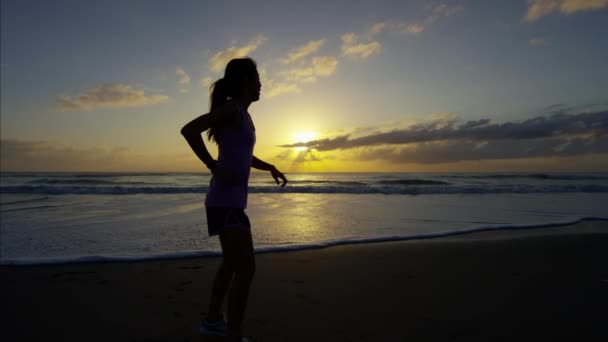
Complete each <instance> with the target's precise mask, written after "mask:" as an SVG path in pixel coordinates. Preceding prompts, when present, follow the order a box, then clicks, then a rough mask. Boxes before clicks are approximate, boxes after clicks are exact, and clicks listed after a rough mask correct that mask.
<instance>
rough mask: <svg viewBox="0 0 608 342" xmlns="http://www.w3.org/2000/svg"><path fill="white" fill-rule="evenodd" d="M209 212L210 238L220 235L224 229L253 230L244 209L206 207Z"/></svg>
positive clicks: (208, 228)
mask: <svg viewBox="0 0 608 342" xmlns="http://www.w3.org/2000/svg"><path fill="white" fill-rule="evenodd" d="M205 211H206V212H207V232H208V233H209V236H213V235H219V233H220V231H221V230H222V229H224V228H235V227H237V228H239V227H240V228H243V227H245V228H246V229H251V223H249V217H247V214H245V209H243V208H227V207H205Z"/></svg>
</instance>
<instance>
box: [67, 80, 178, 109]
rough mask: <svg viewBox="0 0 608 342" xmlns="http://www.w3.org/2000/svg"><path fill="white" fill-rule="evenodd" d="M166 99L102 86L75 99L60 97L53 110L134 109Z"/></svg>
mask: <svg viewBox="0 0 608 342" xmlns="http://www.w3.org/2000/svg"><path fill="white" fill-rule="evenodd" d="M168 99H169V97H168V96H165V95H146V94H144V91H143V90H137V89H133V88H132V87H131V86H128V85H124V84H102V85H100V86H97V87H95V88H91V89H89V90H88V91H87V92H86V93H84V94H82V95H79V96H77V97H72V96H67V95H64V96H60V98H59V100H57V102H56V103H55V109H57V110H60V111H71V110H85V111H88V110H91V109H95V108H101V107H135V106H144V105H151V104H157V103H163V102H166V101H167V100H168Z"/></svg>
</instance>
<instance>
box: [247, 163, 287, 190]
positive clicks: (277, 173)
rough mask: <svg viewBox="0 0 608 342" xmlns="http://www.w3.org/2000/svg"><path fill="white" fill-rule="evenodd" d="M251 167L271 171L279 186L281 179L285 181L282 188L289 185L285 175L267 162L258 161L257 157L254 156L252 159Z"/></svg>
mask: <svg viewBox="0 0 608 342" xmlns="http://www.w3.org/2000/svg"><path fill="white" fill-rule="evenodd" d="M251 167H253V168H256V169H258V170H262V171H270V174H271V175H272V178H274V181H275V182H277V185H278V184H279V178H280V179H281V180H282V181H283V184H281V186H285V184H287V178H285V175H284V174H283V173H282V172H281V171H279V170H277V168H276V167H274V165H271V164H268V163H267V162H265V161H263V160H261V159H258V157H256V156H253V158H252V159H251Z"/></svg>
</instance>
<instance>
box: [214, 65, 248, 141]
mask: <svg viewBox="0 0 608 342" xmlns="http://www.w3.org/2000/svg"><path fill="white" fill-rule="evenodd" d="M257 75H258V71H257V67H256V63H255V61H254V60H253V59H252V58H249V57H243V58H234V59H232V60H231V61H230V62H228V64H227V65H226V71H225V72H224V77H222V78H220V79H219V80H217V81H215V82H213V84H212V85H211V87H209V90H210V92H211V95H210V96H209V100H210V101H209V107H210V109H209V111H213V110H214V109H216V108H219V107H221V106H223V105H224V104H226V102H228V99H229V98H231V97H233V96H234V95H238V94H239V93H240V92H241V91H242V89H241V87H242V85H243V82H245V81H246V80H250V79H252V78H253V77H256V76H257ZM217 133H218V127H211V128H209V131H208V132H207V137H208V138H209V140H210V141H215V142H216V143H217V140H216V139H215V137H216V136H217Z"/></svg>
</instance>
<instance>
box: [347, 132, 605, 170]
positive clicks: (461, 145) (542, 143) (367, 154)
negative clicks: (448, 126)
mask: <svg viewBox="0 0 608 342" xmlns="http://www.w3.org/2000/svg"><path fill="white" fill-rule="evenodd" d="M605 153H608V136H602V137H598V138H596V139H586V138H583V137H575V138H571V139H562V138H549V139H541V140H538V141H529V140H514V141H505V140H495V141H488V142H484V143H479V142H473V141H434V142H424V143H419V144H412V145H411V146H406V147H400V148H399V147H397V148H395V147H377V148H366V149H360V150H358V151H356V152H355V153H353V155H352V158H354V159H356V160H361V161H367V160H384V161H388V162H391V163H419V164H440V163H453V162H459V161H469V160H498V159H525V158H543V157H571V156H582V155H585V154H605Z"/></svg>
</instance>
